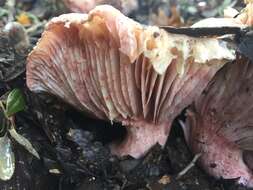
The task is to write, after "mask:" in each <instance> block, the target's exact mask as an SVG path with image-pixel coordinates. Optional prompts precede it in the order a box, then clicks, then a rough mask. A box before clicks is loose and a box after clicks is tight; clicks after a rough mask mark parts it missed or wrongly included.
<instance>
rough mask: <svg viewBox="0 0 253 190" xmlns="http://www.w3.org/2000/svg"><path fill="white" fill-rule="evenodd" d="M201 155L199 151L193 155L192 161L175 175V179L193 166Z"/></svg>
mask: <svg viewBox="0 0 253 190" xmlns="http://www.w3.org/2000/svg"><path fill="white" fill-rule="evenodd" d="M200 156H201V153H198V154H196V155H195V156H194V158H193V159H192V161H191V162H190V163H189V164H188V165H187V166H186V167H185V168H184V169H183V170H182V171H181V172H179V174H178V175H177V177H176V179H180V178H181V177H182V176H183V175H185V174H186V173H187V172H188V171H189V170H190V169H191V168H192V167H193V166H195V163H196V161H197V160H198V159H199V157H200Z"/></svg>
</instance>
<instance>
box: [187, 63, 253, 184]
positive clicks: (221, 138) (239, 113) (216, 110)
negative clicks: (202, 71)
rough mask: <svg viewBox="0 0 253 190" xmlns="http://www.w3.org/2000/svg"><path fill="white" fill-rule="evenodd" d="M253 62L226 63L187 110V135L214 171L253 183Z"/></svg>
mask: <svg viewBox="0 0 253 190" xmlns="http://www.w3.org/2000/svg"><path fill="white" fill-rule="evenodd" d="M252 86H253V64H252V63H250V61H248V60H247V59H245V58H240V59H238V60H237V61H235V62H232V63H229V64H227V65H226V66H224V67H223V68H222V69H221V70H220V71H219V72H218V73H217V74H216V76H215V77H214V78H213V80H212V81H211V82H210V84H209V85H208V87H207V89H205V91H204V93H203V94H202V95H201V96H200V98H199V99H198V100H197V101H196V102H195V104H194V106H193V107H192V108H191V109H190V110H188V112H187V116H188V117H187V123H186V125H185V126H184V131H185V136H186V139H187V142H188V144H189V146H190V148H191V149H192V151H193V152H194V153H195V154H197V153H201V155H202V156H201V157H200V159H199V162H200V164H201V165H202V166H203V168H204V169H205V170H206V171H207V172H208V173H209V174H211V175H213V176H215V177H217V178H223V179H235V180H236V181H237V182H238V183H239V184H243V185H247V186H250V187H253V170H252V169H253V163H252V159H253V151H252V150H253V104H252V102H253V88H252Z"/></svg>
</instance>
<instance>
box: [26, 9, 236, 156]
mask: <svg viewBox="0 0 253 190" xmlns="http://www.w3.org/2000/svg"><path fill="white" fill-rule="evenodd" d="M233 59H234V54H233V52H231V51H230V50H229V49H228V48H226V47H225V46H224V44H223V45H220V42H219V41H218V40H217V39H215V38H191V37H187V36H185V35H177V34H170V33H167V32H166V31H164V30H162V29H159V28H158V27H155V26H144V25H141V24H139V23H137V22H135V21H133V20H131V19H129V18H127V17H126V16H124V15H123V14H121V13H120V12H119V11H118V10H116V9H115V8H113V7H111V6H108V5H102V6H97V7H96V8H95V9H93V10H92V11H91V12H90V13H89V14H78V13H72V14H65V15H62V16H59V17H56V18H53V19H52V20H51V21H50V22H49V23H48V24H47V26H46V29H45V31H44V33H43V34H42V37H41V39H40V40H39V42H38V43H37V45H36V47H35V48H34V50H33V51H32V52H31V53H30V55H29V57H28V60H27V85H28V87H29V88H30V89H31V90H32V91H35V92H41V91H42V92H49V93H51V94H54V95H56V96H58V97H60V98H62V99H63V100H64V101H66V102H68V103H69V104H71V105H73V106H74V107H75V108H77V109H79V110H81V111H84V112H85V113H87V114H89V115H92V116H95V117H97V118H99V119H105V120H109V121H111V122H113V121H116V122H121V123H122V124H123V125H125V126H126V129H127V136H126V138H125V139H124V140H123V142H121V143H116V142H115V143H113V144H112V145H111V149H112V151H113V153H114V154H117V155H119V156H123V155H131V156H133V157H136V158H138V157H140V156H142V155H143V154H145V152H147V151H148V150H149V148H150V147H152V146H153V145H154V144H156V143H159V144H160V145H162V146H163V145H164V144H165V142H166V139H167V137H168V135H169V132H170V128H171V124H172V121H173V120H174V118H175V117H176V116H177V115H178V114H179V113H180V112H181V111H182V110H183V109H184V108H185V107H186V106H188V105H189V104H191V103H192V102H193V100H194V99H195V98H197V97H198V96H199V95H200V94H201V92H202V90H203V89H204V88H205V87H206V85H207V83H208V82H209V81H210V80H211V78H212V77H213V76H214V74H215V73H216V71H217V70H219V69H220V68H221V67H222V66H223V65H224V63H226V62H227V61H228V60H233Z"/></svg>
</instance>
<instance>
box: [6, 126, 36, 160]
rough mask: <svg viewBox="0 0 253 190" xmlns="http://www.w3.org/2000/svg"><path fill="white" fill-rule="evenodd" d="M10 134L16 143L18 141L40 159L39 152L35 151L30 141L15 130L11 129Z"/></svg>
mask: <svg viewBox="0 0 253 190" xmlns="http://www.w3.org/2000/svg"><path fill="white" fill-rule="evenodd" d="M9 133H10V135H11V137H12V138H13V139H15V141H17V142H18V143H19V144H20V145H22V146H23V147H24V148H25V149H26V150H27V151H28V152H30V153H31V154H32V155H33V156H35V157H36V158H38V159H40V156H39V154H38V152H37V151H36V150H35V148H34V147H33V146H32V144H31V143H30V141H29V140H28V139H26V138H25V137H23V136H22V135H20V134H19V133H18V132H17V131H16V130H15V129H14V128H11V129H9Z"/></svg>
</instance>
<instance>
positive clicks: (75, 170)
mask: <svg viewBox="0 0 253 190" xmlns="http://www.w3.org/2000/svg"><path fill="white" fill-rule="evenodd" d="M159 2H160V4H159ZM167 3H168V2H167V1H152V0H146V1H142V0H139V5H140V7H139V10H137V11H134V12H133V13H131V15H130V16H131V17H133V18H135V19H138V20H139V21H141V22H143V23H149V21H148V15H149V14H151V13H155V12H156V11H157V8H159V7H160V8H163V9H165V12H166V14H168V16H171V15H170V14H171V13H170V10H169V9H168V6H167V8H166V6H165V5H167ZM173 3H174V4H175V3H176V2H173ZM196 3H197V1H188V4H189V5H188V4H187V3H185V4H184V6H185V7H189V6H195V5H196ZM0 4H1V6H2V5H3V4H4V3H3V2H2V1H0ZM186 4H187V5H186ZM184 6H183V5H181V9H182V7H184ZM213 6H216V8H217V7H218V5H213ZM20 10H25V11H29V12H30V13H31V14H35V15H37V17H38V19H39V20H40V22H41V21H42V20H45V19H46V20H48V19H49V18H51V17H52V16H55V15H59V14H60V13H62V12H65V11H66V10H65V9H64V8H63V6H62V5H61V4H59V1H32V0H30V1H29V0H27V1H21V0H20V1H18V4H17V7H15V10H14V13H13V14H14V15H15V14H18V11H20ZM181 11H182V10H181ZM206 11H207V12H204V13H203V12H199V11H197V13H196V12H194V13H192V12H190V11H189V10H187V9H185V10H184V11H182V14H181V15H182V19H184V20H185V21H186V18H189V20H196V19H200V18H201V17H205V16H206V14H207V17H208V16H209V15H210V14H215V15H214V16H216V15H217V14H218V12H215V13H212V12H211V13H210V10H206ZM208 11H209V12H208ZM1 19H2V20H1ZM7 20H8V19H7V18H6V17H1V18H0V26H2V28H3V26H4V25H5V24H6V22H8V21H7ZM42 29H43V24H42V25H41V26H40V27H38V28H36V29H35V30H34V31H33V32H32V33H30V34H29V38H30V41H31V47H29V48H30V49H31V48H32V47H33V46H34V45H35V43H36V41H37V40H38V38H39V37H40V35H41V32H42ZM28 52H29V50H28V51H27V53H28ZM27 53H24V54H21V55H20V54H17V52H16V50H15V48H14V47H13V44H11V42H10V39H9V37H8V36H7V35H5V34H4V33H3V32H1V33H0V95H3V94H5V93H6V92H7V91H9V90H11V89H13V88H20V89H22V91H23V93H24V96H25V99H26V104H27V107H26V110H25V111H23V112H20V113H18V114H17V115H16V125H17V130H18V131H19V132H20V133H21V134H22V135H24V136H25V137H27V138H28V139H29V140H30V141H31V143H32V144H33V146H34V147H35V149H36V150H37V151H38V152H39V155H40V157H41V160H37V159H36V158H35V157H33V156H32V155H31V154H29V153H28V152H27V151H26V150H25V149H24V148H23V147H22V146H20V145H18V144H17V143H15V142H13V144H14V151H15V158H16V170H15V174H14V176H13V178H12V179H11V180H9V181H7V182H3V181H0V189H1V190H10V189H14V190H21V189H22V190H42V189H43V190H45V189H46V190H72V189H73V190H84V189H85V190H100V189H105V190H106V189H107V190H144V189H147V190H246V189H247V188H244V187H240V186H237V185H235V184H234V181H233V180H222V179H220V180H216V179H214V178H212V177H210V176H209V175H207V174H206V173H205V172H204V171H203V170H201V169H200V168H199V167H198V166H194V167H193V168H192V169H190V170H189V171H188V172H187V173H186V174H185V175H183V176H182V177H181V178H180V179H177V174H178V173H179V172H180V171H181V170H183V169H184V168H185V167H186V166H187V164H189V163H190V162H191V160H192V159H193V155H192V154H191V152H190V151H189V150H188V148H187V145H186V143H185V141H184V138H183V133H182V131H181V129H180V126H179V124H178V122H177V119H176V120H175V122H174V123H173V127H172V132H171V134H170V136H169V138H168V141H167V144H166V146H165V147H164V148H163V149H162V148H161V147H160V146H159V145H156V146H154V147H153V148H152V149H151V150H150V151H149V153H148V154H147V155H146V156H145V157H143V158H141V159H139V160H136V159H133V158H131V157H125V158H121V159H119V158H117V157H115V156H113V155H111V154H110V151H109V149H108V147H107V145H108V143H110V142H111V141H112V140H117V139H118V140H120V139H121V138H124V134H125V129H124V128H123V127H122V126H121V125H120V124H116V123H115V124H114V125H111V124H110V123H106V122H104V121H99V120H96V119H91V118H88V117H86V116H85V115H83V114H82V113H79V112H77V111H76V110H74V109H73V108H71V107H69V106H68V105H66V104H64V103H63V102H61V101H60V100H58V99H56V98H55V97H52V96H50V95H46V94H34V93H32V92H30V91H29V90H28V89H27V87H26V84H25V59H26V56H27ZM179 117H181V119H183V113H182V116H179Z"/></svg>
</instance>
